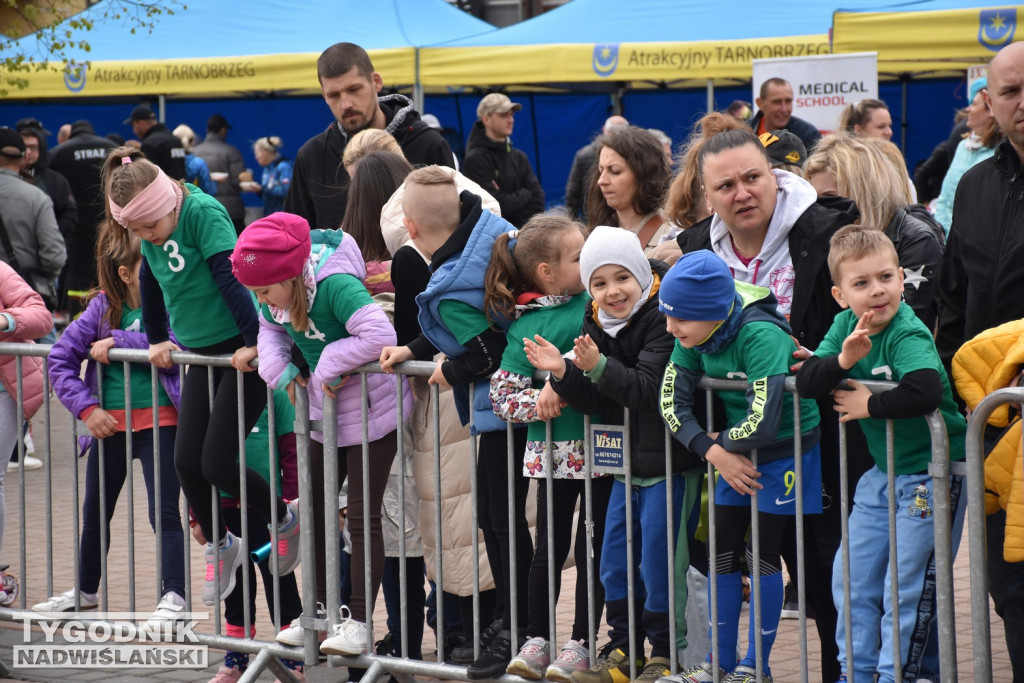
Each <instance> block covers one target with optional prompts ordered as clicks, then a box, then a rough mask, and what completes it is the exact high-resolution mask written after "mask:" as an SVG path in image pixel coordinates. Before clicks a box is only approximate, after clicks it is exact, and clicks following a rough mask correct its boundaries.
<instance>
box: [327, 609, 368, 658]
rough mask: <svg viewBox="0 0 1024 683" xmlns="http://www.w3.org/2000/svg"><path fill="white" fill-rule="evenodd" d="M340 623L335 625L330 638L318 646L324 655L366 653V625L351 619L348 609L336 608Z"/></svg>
mask: <svg viewBox="0 0 1024 683" xmlns="http://www.w3.org/2000/svg"><path fill="white" fill-rule="evenodd" d="M338 614H339V615H340V616H341V623H340V624H336V625H335V626H334V629H333V634H332V635H331V637H330V638H328V639H327V640H325V641H324V642H323V643H321V644H320V652H323V653H324V654H325V655H361V654H365V653H366V636H367V629H366V624H364V623H363V622H361V621H356V620H354V619H353V618H352V613H351V612H350V611H349V609H348V607H346V606H345V605H342V606H341V607H339V608H338Z"/></svg>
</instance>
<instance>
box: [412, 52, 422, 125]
mask: <svg viewBox="0 0 1024 683" xmlns="http://www.w3.org/2000/svg"><path fill="white" fill-rule="evenodd" d="M413 54H414V55H415V57H416V71H415V78H414V80H413V84H412V106H413V108H414V109H415V110H416V111H418V112H419V113H421V114H422V113H423V84H422V83H420V49H419V48H418V47H414V48H413Z"/></svg>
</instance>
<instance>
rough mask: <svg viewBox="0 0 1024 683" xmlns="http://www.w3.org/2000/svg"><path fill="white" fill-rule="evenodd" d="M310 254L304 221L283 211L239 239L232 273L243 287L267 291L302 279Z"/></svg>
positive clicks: (232, 259)
mask: <svg viewBox="0 0 1024 683" xmlns="http://www.w3.org/2000/svg"><path fill="white" fill-rule="evenodd" d="M309 250H310V239H309V223H307V222H306V219H305V218H302V217H301V216H296V215H295V214H291V213H284V212H283V211H280V212H278V213H272V214H270V215H269V216H267V217H266V218H261V219H259V220H258V221H254V222H253V223H251V224H250V225H249V227H247V228H246V229H245V230H243V231H242V234H241V235H239V236H238V242H237V243H235V250H234V251H233V252H232V253H231V272H232V273H233V274H234V276H235V278H236V279H237V280H238V281H239V282H241V283H242V284H243V285H245V286H246V287H267V286H269V285H273V284H276V283H278V282H284V281H285V280H290V279H291V278H293V277H298V276H299V275H302V264H303V263H305V262H306V259H307V258H308V257H309Z"/></svg>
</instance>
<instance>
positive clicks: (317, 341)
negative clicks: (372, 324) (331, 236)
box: [260, 273, 374, 379]
mask: <svg viewBox="0 0 1024 683" xmlns="http://www.w3.org/2000/svg"><path fill="white" fill-rule="evenodd" d="M373 303H374V301H373V297H371V296H370V293H369V292H368V291H366V286H365V285H364V284H363V283H362V282H360V281H359V278H357V277H355V276H354V275H347V274H345V273H338V274H336V275H329V276H327V277H326V278H324V279H323V280H320V281H319V282H317V283H316V297H315V298H314V299H313V307H312V308H311V309H310V310H309V329H307V330H305V331H303V332H300V331H298V330H296V329H295V328H294V327H292V325H291V323H290V322H287V323H285V324H284V325H283V327H284V329H285V330H287V332H288V335H289V336H290V337H291V338H292V339H293V340H294V341H295V345H296V346H298V347H299V351H301V352H302V356H303V357H304V358H305V359H306V362H307V363H309V367H311V368H314V369H315V368H316V366H317V363H319V362H320V354H322V353H323V351H324V347H326V346H327V345H328V344H330V343H331V342H333V341H337V340H339V339H345V338H347V337H349V336H351V335H349V333H348V330H347V329H345V323H347V322H348V319H349V318H351V317H352V314H353V313H355V312H356V311H358V310H359V309H360V308H362V307H363V306H367V305H370V304H373ZM260 315H262V316H263V318H264V319H265V320H268V321H270V322H274V318H273V317H272V316H271V314H270V309H269V308H268V307H267V305H266V304H263V305H261V306H260ZM274 324H275V325H276V324H278V323H274ZM332 379H333V378H332Z"/></svg>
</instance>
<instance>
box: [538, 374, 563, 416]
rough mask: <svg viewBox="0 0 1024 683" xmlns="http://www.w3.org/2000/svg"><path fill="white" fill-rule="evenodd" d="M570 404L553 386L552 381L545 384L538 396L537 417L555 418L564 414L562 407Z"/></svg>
mask: <svg viewBox="0 0 1024 683" xmlns="http://www.w3.org/2000/svg"><path fill="white" fill-rule="evenodd" d="M567 405H569V404H568V403H566V402H565V401H563V400H562V397H561V396H559V395H558V394H557V393H555V390H554V389H552V388H551V383H550V382H549V383H548V384H545V385H544V388H543V389H541V390H540V396H538V397H537V417H538V418H539V419H541V420H553V419H554V418H556V417H558V416H559V415H561V414H562V408H564V407H565V406H567Z"/></svg>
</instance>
